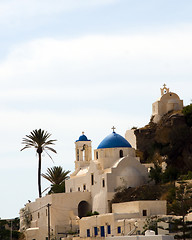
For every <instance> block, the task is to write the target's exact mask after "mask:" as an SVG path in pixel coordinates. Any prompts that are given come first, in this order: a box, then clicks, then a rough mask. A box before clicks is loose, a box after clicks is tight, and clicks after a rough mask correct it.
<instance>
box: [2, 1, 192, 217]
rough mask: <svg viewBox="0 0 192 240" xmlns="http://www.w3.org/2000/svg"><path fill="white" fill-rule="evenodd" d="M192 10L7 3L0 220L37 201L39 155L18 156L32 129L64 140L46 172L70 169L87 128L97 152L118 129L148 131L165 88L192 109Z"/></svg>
mask: <svg viewBox="0 0 192 240" xmlns="http://www.w3.org/2000/svg"><path fill="white" fill-rule="evenodd" d="M191 11H192V1H191V0H182V1H180V0H70V1H68V0H55V1H52V0H0V134H1V138H0V146H1V147H0V164H1V167H0V189H1V198H0V203H1V204H0V218H15V217H18V216H19V210H20V209H21V208H22V207H24V204H25V203H27V202H28V200H31V201H35V199H36V198H37V197H38V188H37V168H38V158H37V156H36V153H35V150H34V149H27V150H25V151H22V152H21V151H20V149H21V148H22V147H23V146H22V144H21V142H22V138H23V137H25V135H28V134H30V132H31V131H32V130H34V129H39V128H42V129H44V130H46V131H48V132H49V133H51V134H52V135H51V139H56V140H57V141H56V144H55V146H54V148H55V149H56V150H57V154H54V153H52V154H51V156H52V158H53V161H54V162H52V160H51V159H50V158H49V157H48V156H47V155H46V154H43V159H42V173H45V172H46V170H47V168H48V167H53V166H54V165H56V166H62V167H63V168H64V169H65V170H70V171H73V170H74V161H75V144H74V142H75V141H76V140H77V139H78V138H79V136H80V135H81V134H82V131H84V132H85V135H86V136H87V137H88V139H91V140H92V147H93V149H95V148H97V146H98V145H99V143H100V142H101V141H102V140H103V138H105V137H106V136H107V135H108V134H110V133H111V132H112V130H111V128H112V126H115V127H116V132H117V133H119V134H121V135H122V136H124V135H125V132H126V130H127V129H130V128H132V127H133V126H136V127H143V126H145V125H146V124H147V123H148V122H149V120H150V117H151V114H152V103H153V102H155V101H156V100H157V99H158V98H159V97H160V88H162V87H163V84H164V83H165V84H167V87H169V88H170V91H172V92H175V93H177V94H178V95H179V96H180V98H181V99H183V101H184V105H188V104H190V103H191V99H192V94H191V89H192V14H191ZM49 185H50V184H49V182H48V181H47V180H46V179H42V189H45V188H47V187H48V186H49ZM44 195H45V194H44Z"/></svg>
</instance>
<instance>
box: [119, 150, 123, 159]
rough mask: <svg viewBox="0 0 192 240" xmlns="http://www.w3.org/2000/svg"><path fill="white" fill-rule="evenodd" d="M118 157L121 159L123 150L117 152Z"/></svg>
mask: <svg viewBox="0 0 192 240" xmlns="http://www.w3.org/2000/svg"><path fill="white" fill-rule="evenodd" d="M119 157H120V158H122V157H123V150H120V151H119Z"/></svg>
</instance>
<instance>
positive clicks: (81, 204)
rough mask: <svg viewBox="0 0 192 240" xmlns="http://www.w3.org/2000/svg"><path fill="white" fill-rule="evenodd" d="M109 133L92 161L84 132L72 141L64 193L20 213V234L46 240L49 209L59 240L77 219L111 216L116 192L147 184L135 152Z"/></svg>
mask: <svg viewBox="0 0 192 240" xmlns="http://www.w3.org/2000/svg"><path fill="white" fill-rule="evenodd" d="M112 129H113V131H112V133H110V134H109V135H108V136H106V137H105V138H104V139H103V140H102V141H101V143H100V144H99V146H98V147H97V149H95V150H94V158H93V159H92V147H91V143H92V142H91V140H89V139H88V138H87V136H86V135H85V134H84V132H83V133H82V135H81V136H80V137H79V138H78V140H76V141H75V151H76V154H75V155H76V159H75V171H74V172H73V173H72V174H71V175H70V178H69V179H68V180H66V183H65V184H66V192H65V193H57V194H51V195H46V196H45V197H42V198H38V199H36V201H35V202H30V203H27V204H26V206H25V208H24V209H22V210H21V212H20V218H21V230H23V231H24V232H25V234H26V235H27V239H28V240H33V239H35V240H41V239H46V237H47V224H48V222H47V221H48V219H47V218H48V206H49V211H50V220H49V221H50V224H51V234H52V235H54V236H55V237H56V239H60V237H62V236H63V235H64V233H66V232H67V231H70V230H71V228H72V229H73V230H75V229H78V228H79V225H78V221H79V219H81V218H82V217H84V216H86V215H87V213H88V212H91V211H92V212H94V211H97V212H98V213H99V214H105V213H110V212H111V207H110V201H111V200H112V198H113V196H114V194H115V192H116V189H118V188H120V187H136V186H140V185H143V184H145V183H147V182H148V171H147V168H146V167H145V166H144V165H143V164H141V163H140V160H139V158H138V157H136V155H135V149H134V148H132V146H131V145H130V143H129V142H128V141H127V140H126V139H125V138H124V137H122V136H121V135H119V134H118V133H116V132H115V128H114V127H113V128H112ZM27 214H28V215H30V219H27V217H26V216H28V215H27ZM71 226H72V227H71ZM42 236H43V238H42Z"/></svg>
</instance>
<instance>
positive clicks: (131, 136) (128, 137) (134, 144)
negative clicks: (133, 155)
mask: <svg viewBox="0 0 192 240" xmlns="http://www.w3.org/2000/svg"><path fill="white" fill-rule="evenodd" d="M135 130H136V129H129V130H127V131H126V133H125V139H126V140H127V141H128V142H129V143H130V144H131V146H132V148H135V149H137V142H136V136H135V133H134V131H135Z"/></svg>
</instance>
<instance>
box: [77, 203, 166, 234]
mask: <svg viewBox="0 0 192 240" xmlns="http://www.w3.org/2000/svg"><path fill="white" fill-rule="evenodd" d="M166 213H167V206H166V201H159V200H155V201H132V202H124V203H115V204H112V213H108V214H101V215H95V216H91V217H84V218H82V219H80V221H79V227H80V237H81V238H86V237H96V236H97V237H109V236H122V235H132V234H133V235H138V234H141V233H142V232H143V230H144V229H143V227H144V225H145V221H146V218H150V217H153V216H165V215H166ZM160 225H161V226H162V225H164V226H165V228H167V224H166V223H162V222H161V223H160ZM158 233H159V234H165V233H168V232H167V231H166V230H162V229H158Z"/></svg>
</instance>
